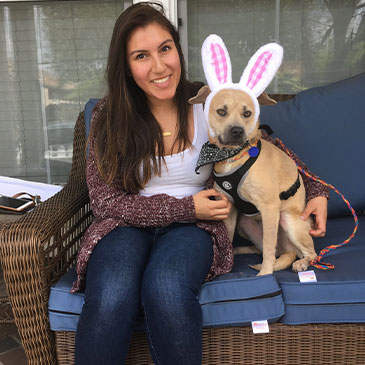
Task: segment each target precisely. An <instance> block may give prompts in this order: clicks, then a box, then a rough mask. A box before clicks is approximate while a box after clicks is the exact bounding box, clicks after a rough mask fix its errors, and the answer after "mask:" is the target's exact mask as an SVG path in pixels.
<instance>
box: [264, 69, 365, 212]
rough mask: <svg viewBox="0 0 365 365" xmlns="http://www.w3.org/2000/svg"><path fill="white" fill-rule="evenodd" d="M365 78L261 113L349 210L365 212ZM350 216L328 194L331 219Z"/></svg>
mask: <svg viewBox="0 0 365 365" xmlns="http://www.w3.org/2000/svg"><path fill="white" fill-rule="evenodd" d="M364 101H365V73H362V74H360V75H357V76H355V77H352V78H350V79H347V80H343V81H340V82H336V83H333V84H330V85H327V86H323V87H317V88H312V89H308V90H305V91H303V92H300V93H298V94H297V96H296V97H295V98H294V99H291V100H289V101H286V102H279V103H278V104H276V105H272V106H263V107H261V123H263V124H269V125H270V126H271V127H272V129H273V130H274V132H275V134H274V137H275V136H277V137H279V138H280V139H282V140H283V142H284V143H285V144H286V145H287V147H289V148H290V149H292V150H293V151H294V152H295V153H296V154H297V155H298V156H299V157H300V158H301V159H302V160H303V161H304V162H305V163H306V164H307V166H308V167H309V168H310V169H311V170H312V171H313V173H315V174H317V175H319V176H320V177H321V178H322V179H324V180H325V181H326V182H327V183H330V184H332V185H334V186H335V187H336V188H337V189H338V190H339V191H340V192H341V193H342V194H343V195H344V196H345V197H346V198H347V199H348V200H349V201H350V203H351V204H352V205H353V207H354V209H355V210H363V209H365V193H364V181H365V162H364V161H365V160H364V156H365V141H364V137H365V102H364ZM346 214H349V210H348V208H347V206H346V205H345V203H344V202H343V201H342V199H341V198H340V197H338V195H337V194H335V193H331V199H330V201H329V216H332V217H333V216H343V215H346Z"/></svg>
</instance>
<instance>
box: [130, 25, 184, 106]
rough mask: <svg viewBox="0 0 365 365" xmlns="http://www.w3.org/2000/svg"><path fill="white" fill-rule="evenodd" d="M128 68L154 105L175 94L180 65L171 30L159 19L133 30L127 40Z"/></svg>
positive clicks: (171, 97)
mask: <svg viewBox="0 0 365 365" xmlns="http://www.w3.org/2000/svg"><path fill="white" fill-rule="evenodd" d="M127 59H128V64H129V69H130V71H131V74H132V77H133V79H134V81H135V82H136V84H137V85H138V86H139V87H140V88H141V89H142V90H143V91H144V92H145V93H146V95H147V98H148V100H149V101H150V103H151V104H152V105H156V104H159V103H161V102H163V101H166V100H172V99H173V98H174V97H175V93H176V89H177V86H178V84H179V81H180V75H181V65H180V58H179V54H178V51H177V49H176V46H175V43H174V41H173V39H172V36H171V34H170V33H169V32H168V31H167V30H166V29H165V28H163V27H161V26H160V25H159V24H157V23H152V24H149V25H147V26H146V27H144V28H137V29H136V30H134V31H133V32H132V34H131V36H130V38H129V40H128V43H127Z"/></svg>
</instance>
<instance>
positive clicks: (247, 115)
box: [243, 110, 252, 118]
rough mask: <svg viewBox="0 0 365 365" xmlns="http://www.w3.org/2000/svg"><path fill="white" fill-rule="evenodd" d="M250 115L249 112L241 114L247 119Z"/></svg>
mask: <svg viewBox="0 0 365 365" xmlns="http://www.w3.org/2000/svg"><path fill="white" fill-rule="evenodd" d="M251 115H252V112H250V111H249V110H245V111H244V112H243V116H244V117H245V118H249V117H250V116H251Z"/></svg>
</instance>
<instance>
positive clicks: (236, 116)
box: [191, 35, 316, 275]
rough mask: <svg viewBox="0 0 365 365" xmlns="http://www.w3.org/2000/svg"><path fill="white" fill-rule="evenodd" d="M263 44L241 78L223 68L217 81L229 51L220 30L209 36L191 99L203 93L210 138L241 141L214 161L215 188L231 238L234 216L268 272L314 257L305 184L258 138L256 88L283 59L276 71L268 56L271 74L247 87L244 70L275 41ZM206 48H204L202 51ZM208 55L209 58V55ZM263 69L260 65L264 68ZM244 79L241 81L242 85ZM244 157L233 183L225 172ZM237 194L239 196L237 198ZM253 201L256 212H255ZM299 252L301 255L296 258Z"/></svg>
mask: <svg viewBox="0 0 365 365" xmlns="http://www.w3.org/2000/svg"><path fill="white" fill-rule="evenodd" d="M212 44H213V46H212ZM267 46H271V48H270V47H269V48H267V47H266V46H264V47H265V48H264V47H262V48H260V50H259V51H258V52H256V54H255V55H254V56H253V58H252V59H251V60H250V62H249V66H250V64H251V66H250V69H249V70H248V71H247V72H246V69H247V68H246V69H245V71H244V73H243V76H242V78H241V81H240V84H232V83H230V82H229V77H230V76H228V82H227V75H226V79H224V74H223V81H225V82H219V84H218V85H217V83H214V82H216V80H218V81H219V77H222V73H220V74H219V73H218V71H220V72H221V70H222V69H225V68H224V67H223V66H227V65H226V64H227V63H228V68H227V67H226V68H227V69H228V72H229V70H230V62H229V56H228V53H227V51H226V49H225V46H224V44H223V41H222V40H221V39H220V38H219V37H218V36H215V35H213V36H210V37H208V39H207V40H206V41H205V42H204V45H203V50H202V52H203V66H205V69H204V71H205V74H206V77H207V80H208V84H209V87H210V88H208V87H204V88H203V89H202V90H200V92H199V94H198V95H197V97H196V98H193V99H191V102H192V103H197V102H202V101H203V100H205V99H206V104H205V109H204V112H205V115H206V118H207V120H208V125H209V142H210V143H211V144H214V145H216V146H218V147H219V149H220V150H226V151H227V150H228V151H229V150H233V151H234V150H235V149H238V150H239V149H240V148H241V147H243V148H242V149H241V150H240V151H239V152H238V153H237V154H235V155H233V156H232V157H229V158H228V159H225V160H222V161H220V162H215V164H214V174H215V178H216V183H215V188H216V189H217V190H219V191H223V192H224V193H225V194H227V196H228V197H229V199H231V200H234V207H233V208H232V210H231V213H230V216H229V217H228V219H227V220H225V224H226V227H227V230H228V232H229V235H230V238H231V239H233V234H234V231H235V228H236V223H237V221H238V225H239V226H238V227H237V228H238V232H239V233H240V234H241V235H244V236H246V237H247V238H249V239H250V240H251V241H252V242H253V243H254V244H255V246H256V247H257V248H258V249H259V250H260V251H261V252H262V254H263V262H262V265H256V266H255V267H254V268H255V269H257V270H260V271H259V274H258V275H266V274H271V273H272V272H273V271H276V270H282V269H285V268H287V267H290V266H291V265H292V268H293V270H294V271H303V270H306V269H307V267H308V266H309V263H310V261H311V260H313V259H314V258H315V257H316V252H315V250H314V245H313V240H312V237H311V236H310V234H309V230H310V222H309V220H307V221H303V220H302V219H301V218H300V215H301V213H302V211H303V210H304V208H305V190H304V186H303V181H302V178H301V176H300V175H299V173H298V169H297V167H296V165H295V163H294V161H293V160H292V159H291V158H290V157H289V156H287V155H286V154H285V153H284V152H282V151H281V150H280V149H278V148H277V147H275V146H274V145H272V144H271V143H269V142H267V141H265V140H263V139H261V132H260V130H259V129H258V127H259V122H258V114H259V106H258V102H257V93H260V94H261V92H262V87H263V85H265V87H266V84H267V83H268V82H270V81H271V79H272V77H273V75H274V74H275V72H276V69H277V68H278V67H279V65H280V62H281V59H280V62H276V64H275V65H274V66H275V67H276V69H275V70H274V72H272V68H273V66H270V63H269V62H268V63H266V65H265V68H266V69H268V70H269V71H270V70H271V72H272V74H273V75H269V76H268V77H267V79H266V80H265V82H264V83H262V85H261V87H260V88H258V90H255V89H254V87H255V85H257V83H259V82H260V80H261V79H259V81H256V84H255V85H254V87H252V88H250V89H248V88H247V87H246V84H247V77H246V76H245V73H246V75H247V74H249V75H252V68H254V69H255V70H257V67H259V66H260V65H261V64H262V54H267V53H268V49H269V50H270V52H273V53H274V52H275V51H276V50H277V48H275V47H277V46H278V45H275V44H274V46H275V47H274V51H272V50H271V49H272V47H273V46H272V44H270V45H267ZM214 47H215V48H214ZM217 47H219V48H217ZM279 47H280V46H279ZM217 49H218V51H219V52H220V54H219V58H218V61H220V60H222V53H224V52H225V59H223V61H224V62H225V63H226V64H225V65H223V66H222V67H221V68H219V67H217V57H216V58H214V57H215V56H216V54H215V52H216V51H217ZM204 50H208V51H207V52H206V54H205V55H204ZM279 51H280V49H279ZM279 53H280V52H279ZM279 56H280V55H279ZM204 57H205V58H206V59H205V60H204ZM209 57H210V58H213V61H211V60H210V59H209ZM207 58H208V61H207ZM223 58H224V57H223ZM227 58H228V60H227ZM271 58H274V57H271ZM274 61H275V60H274ZM204 62H205V63H206V64H205V65H204ZM260 62H261V63H260ZM277 63H278V64H279V65H278V64H277ZM209 67H211V69H209ZM270 67H271V68H270ZM207 68H208V70H207ZM212 69H213V72H212ZM266 69H265V70H266ZM217 70H218V71H217ZM265 70H263V71H262V70H259V71H262V72H261V74H265ZM209 72H210V74H209ZM207 74H208V76H207ZM212 75H213V76H212ZM214 75H216V77H215V76H214ZM245 77H246V79H245ZM212 78H213V82H212ZM268 80H269V81H268ZM209 81H210V82H209ZM243 82H245V84H244V85H243V84H242V83H243ZM237 85H238V86H237ZM210 89H211V90H212V92H211V93H210ZM253 90H254V91H253ZM255 92H256V94H255ZM247 161H250V162H249V163H250V164H251V166H250V167H249V169H248V170H247V171H244V172H242V173H241V175H239V179H238V180H237V177H235V180H232V181H235V183H232V182H231V180H229V178H228V176H229V175H230V174H231V172H235V171H238V170H239V169H240V168H241V167H242V166H243V165H244V164H245V163H246V162H247ZM252 161H253V162H252ZM217 181H221V183H217ZM222 181H223V182H222ZM232 185H233V186H232ZM235 189H236V190H235ZM237 200H240V202H239V204H238V203H237ZM242 201H243V203H242ZM246 202H249V203H251V204H253V206H251V205H250V204H249V207H248V210H247V211H246V212H245V209H246V208H245V204H246V205H247V203H246ZM241 205H243V208H242V207H241ZM237 207H239V208H240V211H241V212H242V210H243V212H242V213H243V214H239V212H238V209H237ZM255 207H256V208H257V211H258V212H257V214H255ZM238 214H239V217H238ZM297 256H298V257H299V258H300V259H299V260H297V261H295V260H296V257H297ZM276 257H278V258H277V259H276Z"/></svg>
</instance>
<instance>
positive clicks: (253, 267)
mask: <svg viewBox="0 0 365 365" xmlns="http://www.w3.org/2000/svg"><path fill="white" fill-rule="evenodd" d="M248 266H249V267H250V268H251V269H254V270H257V271H260V270H261V266H262V265H261V264H256V265H248Z"/></svg>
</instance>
